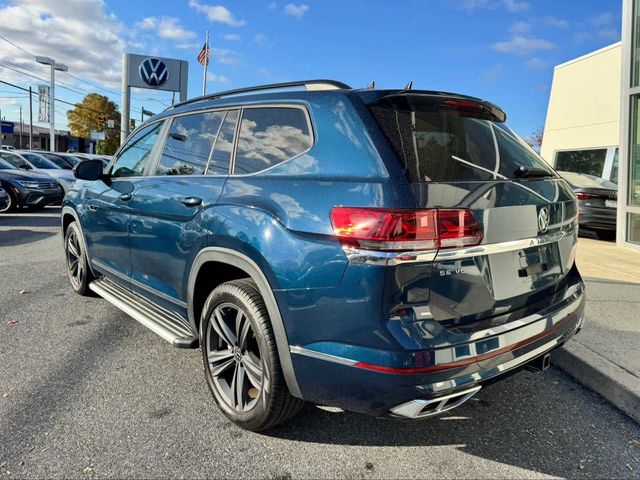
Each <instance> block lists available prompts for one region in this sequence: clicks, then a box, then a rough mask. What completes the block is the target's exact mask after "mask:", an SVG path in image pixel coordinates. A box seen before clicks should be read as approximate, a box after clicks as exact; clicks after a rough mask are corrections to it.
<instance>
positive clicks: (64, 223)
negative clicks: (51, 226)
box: [60, 206, 96, 276]
mask: <svg viewBox="0 0 640 480" xmlns="http://www.w3.org/2000/svg"><path fill="white" fill-rule="evenodd" d="M60 222H61V228H62V231H61V233H62V245H63V246H64V237H65V235H66V233H67V228H69V225H71V223H73V222H76V225H77V226H78V228H79V229H80V241H81V242H82V248H84V251H85V255H86V256H87V265H88V266H89V270H90V271H91V273H92V274H93V275H94V276H96V272H95V271H94V270H93V265H92V264H91V255H90V254H89V249H88V248H87V239H86V238H85V235H84V229H83V228H82V223H81V222H80V217H79V216H78V212H76V211H75V210H74V209H73V208H71V207H69V206H64V207H62V211H61V213H60Z"/></svg>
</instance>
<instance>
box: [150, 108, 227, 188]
mask: <svg viewBox="0 0 640 480" xmlns="http://www.w3.org/2000/svg"><path fill="white" fill-rule="evenodd" d="M224 115H225V112H224V111H221V112H207V113H197V114H194V115H184V116H180V117H176V118H174V119H173V121H172V123H171V128H170V129H169V134H168V135H167V141H166V143H165V145H164V150H163V151H162V157H160V163H159V164H158V168H157V170H156V175H202V174H204V172H205V170H206V169H207V163H208V162H209V156H210V155H211V149H212V148H213V144H214V142H215V140H216V135H217V134H218V130H219V129H220V125H221V124H222V120H223V119H224Z"/></svg>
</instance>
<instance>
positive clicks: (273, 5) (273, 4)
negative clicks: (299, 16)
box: [267, 2, 278, 11]
mask: <svg viewBox="0 0 640 480" xmlns="http://www.w3.org/2000/svg"><path fill="white" fill-rule="evenodd" d="M267 9H269V10H271V11H274V10H277V9H278V2H271V3H270V4H269V6H268V7H267Z"/></svg>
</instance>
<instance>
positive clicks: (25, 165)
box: [18, 163, 31, 170]
mask: <svg viewBox="0 0 640 480" xmlns="http://www.w3.org/2000/svg"><path fill="white" fill-rule="evenodd" d="M18 168H19V169H20V170H31V165H29V164H28V163H21V164H20V166H19V167H18Z"/></svg>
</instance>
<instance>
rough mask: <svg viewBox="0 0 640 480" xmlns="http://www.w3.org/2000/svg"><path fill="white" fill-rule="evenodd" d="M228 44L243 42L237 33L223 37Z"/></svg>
mask: <svg viewBox="0 0 640 480" xmlns="http://www.w3.org/2000/svg"><path fill="white" fill-rule="evenodd" d="M223 38H224V39H225V40H226V41H227V42H239V41H240V40H241V38H240V35H238V34H237V33H229V34H227V35H225V36H224V37H223Z"/></svg>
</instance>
